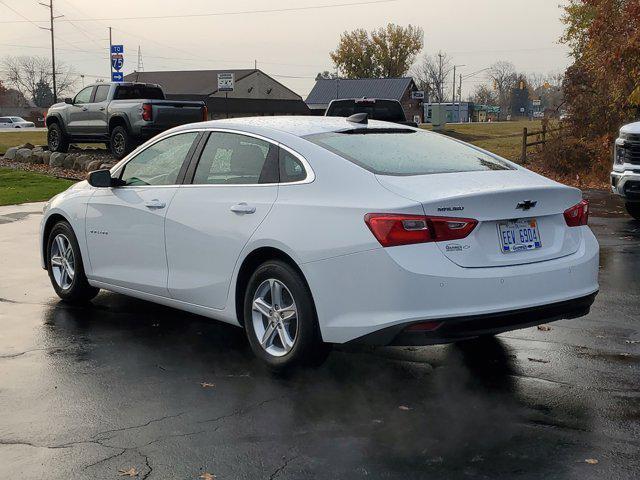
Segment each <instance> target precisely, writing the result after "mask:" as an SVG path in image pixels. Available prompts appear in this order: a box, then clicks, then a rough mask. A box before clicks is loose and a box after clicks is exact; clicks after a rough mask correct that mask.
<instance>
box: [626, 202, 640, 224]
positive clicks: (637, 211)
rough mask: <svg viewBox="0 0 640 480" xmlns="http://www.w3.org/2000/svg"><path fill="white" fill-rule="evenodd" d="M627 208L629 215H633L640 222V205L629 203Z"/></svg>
mask: <svg viewBox="0 0 640 480" xmlns="http://www.w3.org/2000/svg"><path fill="white" fill-rule="evenodd" d="M625 207H627V212H628V213H629V215H631V216H632V217H633V218H635V219H636V220H640V203H631V202H627V203H626V204H625Z"/></svg>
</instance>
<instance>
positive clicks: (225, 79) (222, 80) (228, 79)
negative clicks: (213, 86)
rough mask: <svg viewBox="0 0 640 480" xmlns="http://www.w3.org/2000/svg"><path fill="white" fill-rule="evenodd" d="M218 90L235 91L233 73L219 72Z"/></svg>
mask: <svg viewBox="0 0 640 480" xmlns="http://www.w3.org/2000/svg"><path fill="white" fill-rule="evenodd" d="M218 91H219V92H233V73H231V72H224V73H219V74H218Z"/></svg>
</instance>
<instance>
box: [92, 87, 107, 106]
mask: <svg viewBox="0 0 640 480" xmlns="http://www.w3.org/2000/svg"><path fill="white" fill-rule="evenodd" d="M110 88H111V86H109V85H98V86H97V87H96V94H95V96H94V99H93V103H102V102H104V101H105V100H106V99H107V98H108V97H109V89H110Z"/></svg>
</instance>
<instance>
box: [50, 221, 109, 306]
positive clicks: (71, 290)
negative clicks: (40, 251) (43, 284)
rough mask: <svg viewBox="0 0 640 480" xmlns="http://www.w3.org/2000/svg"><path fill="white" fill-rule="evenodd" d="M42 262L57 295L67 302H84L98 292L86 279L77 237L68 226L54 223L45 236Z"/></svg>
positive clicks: (63, 222) (64, 223)
mask: <svg viewBox="0 0 640 480" xmlns="http://www.w3.org/2000/svg"><path fill="white" fill-rule="evenodd" d="M46 265H47V271H48V272H49V279H50V280H51V284H52V285H53V289H54V290H55V291H56V293H57V294H58V296H59V297H60V298H61V299H62V300H65V301H67V302H71V303H85V302H88V301H89V300H91V299H92V298H93V297H95V296H96V295H97V294H98V292H99V291H100V289H99V288H96V287H92V286H91V285H89V282H88V281H87V276H86V275H85V273H84V265H83V263H82V255H81V253H80V247H79V246H78V240H77V239H76V236H75V234H74V233H73V229H72V228H71V225H69V224H68V223H67V222H65V221H60V222H58V223H56V224H55V225H54V226H53V228H52V229H51V232H50V233H49V236H48V238H47V245H46Z"/></svg>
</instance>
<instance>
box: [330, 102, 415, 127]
mask: <svg viewBox="0 0 640 480" xmlns="http://www.w3.org/2000/svg"><path fill="white" fill-rule="evenodd" d="M356 113H366V114H367V118H368V119H369V120H383V121H385V122H393V123H400V124H402V125H411V126H412V127H417V126H418V125H417V124H416V123H415V122H411V121H408V120H407V117H406V115H405V114H404V109H403V108H402V104H400V102H399V101H397V100H387V99H383V98H345V99H338V100H331V103H329V106H328V107H327V111H326V112H325V114H324V115H325V117H350V116H351V115H354V114H356Z"/></svg>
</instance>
